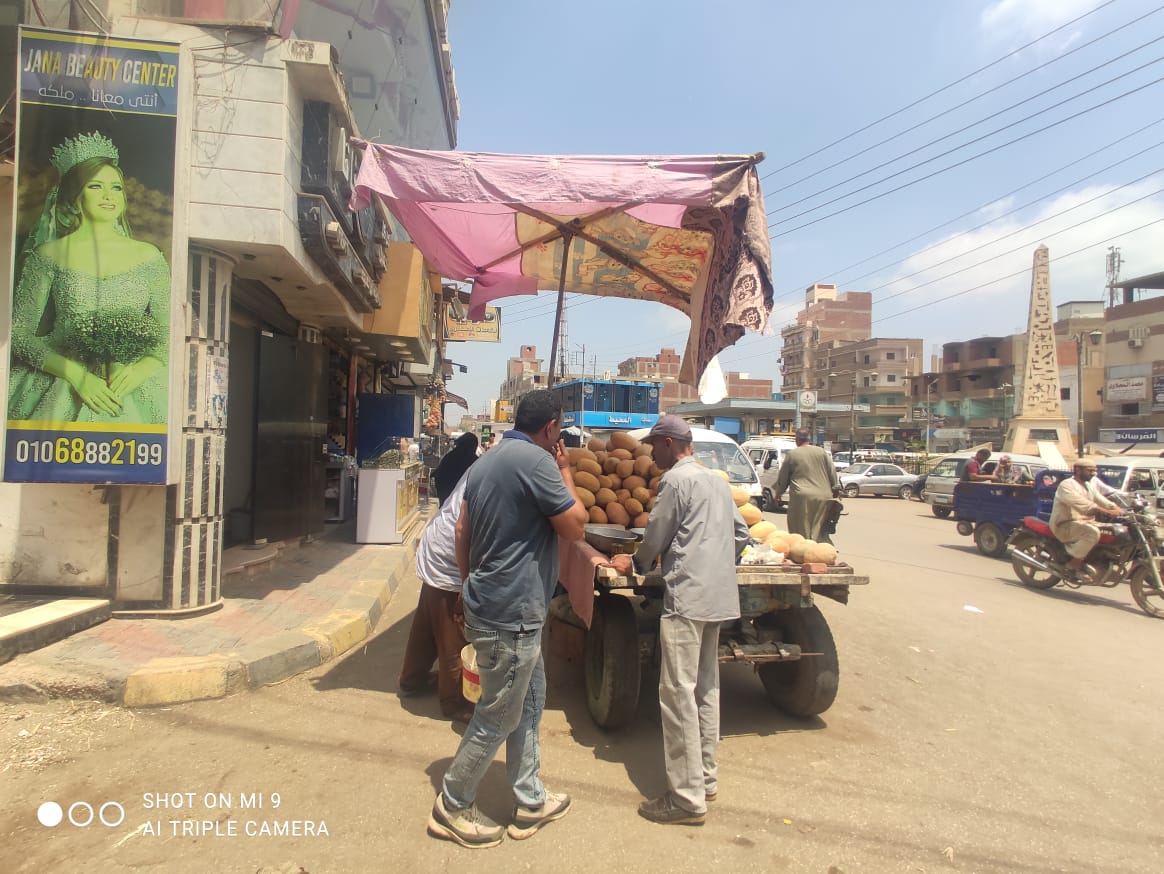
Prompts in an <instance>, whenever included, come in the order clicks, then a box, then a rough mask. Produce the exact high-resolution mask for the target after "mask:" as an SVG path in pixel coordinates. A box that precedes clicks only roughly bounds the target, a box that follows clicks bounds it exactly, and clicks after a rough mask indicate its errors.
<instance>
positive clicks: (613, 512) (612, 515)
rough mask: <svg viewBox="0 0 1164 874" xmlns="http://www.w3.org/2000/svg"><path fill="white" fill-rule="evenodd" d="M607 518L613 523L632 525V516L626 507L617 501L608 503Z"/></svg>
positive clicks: (625, 525)
mask: <svg viewBox="0 0 1164 874" xmlns="http://www.w3.org/2000/svg"><path fill="white" fill-rule="evenodd" d="M606 518H607V520H608V521H609V522H610V524H611V525H621V526H623V527H624V528H625V527H627V526H628V525H630V516H629V515H628V514H627V512H626V508H625V507H623V505H622V504H620V503H618V502H617V501H611V502H610V503H609V504H607V505H606Z"/></svg>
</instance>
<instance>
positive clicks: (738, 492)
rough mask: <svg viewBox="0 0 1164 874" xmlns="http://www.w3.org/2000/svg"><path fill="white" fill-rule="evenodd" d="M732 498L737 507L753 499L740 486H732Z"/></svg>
mask: <svg viewBox="0 0 1164 874" xmlns="http://www.w3.org/2000/svg"><path fill="white" fill-rule="evenodd" d="M732 500H733V501H735V503H736V506H737V507H742V506H744V504H746V503H748V501H750V500H752V498H751V496H750V495H749V494H748V493H747V491H746V490H744V489H741V488H740V487H739V486H732Z"/></svg>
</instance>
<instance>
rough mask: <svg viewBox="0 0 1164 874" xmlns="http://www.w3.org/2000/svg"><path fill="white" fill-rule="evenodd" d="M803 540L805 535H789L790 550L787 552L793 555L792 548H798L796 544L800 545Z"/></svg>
mask: <svg viewBox="0 0 1164 874" xmlns="http://www.w3.org/2000/svg"><path fill="white" fill-rule="evenodd" d="M802 540H804V535H803V534H789V535H788V549H787V550H786V552H787V553H791V552H792V547H794V546H796V544H798V543H800V542H801V541H802Z"/></svg>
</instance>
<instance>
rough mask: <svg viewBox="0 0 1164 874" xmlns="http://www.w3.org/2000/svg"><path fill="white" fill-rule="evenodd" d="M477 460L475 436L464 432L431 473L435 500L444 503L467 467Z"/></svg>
mask: <svg viewBox="0 0 1164 874" xmlns="http://www.w3.org/2000/svg"><path fill="white" fill-rule="evenodd" d="M476 460H477V435H476V434H473V433H472V432H466V433H464V434H462V435H461V436H460V437H458V438H457V439H456V441H454V443H453V448H452V449H450V450H449V451H448V452H446V453H445V457H444V458H442V459H441V463H440V464H438V465H437V468H436V471H434V472H433V481H434V482H435V484H436V493H437V500H438V501H440V503H442V504H443V503H444V502H445V498H447V497H448V496H449V495H450V494H452V492H453V489H455V488H456V487H457V483H458V482H459V481H460V479H461V476H462V475H463V474H464V473H465V471H467V470H468V469H469V466H470V465H471V464H472V463H473V462H474V461H476Z"/></svg>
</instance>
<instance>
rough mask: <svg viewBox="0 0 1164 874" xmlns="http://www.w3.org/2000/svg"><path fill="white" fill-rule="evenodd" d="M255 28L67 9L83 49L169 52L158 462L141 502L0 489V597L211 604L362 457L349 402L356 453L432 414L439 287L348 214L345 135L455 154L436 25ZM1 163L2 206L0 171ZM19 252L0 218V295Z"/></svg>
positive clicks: (334, 17) (191, 14)
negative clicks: (173, 91) (225, 556)
mask: <svg viewBox="0 0 1164 874" xmlns="http://www.w3.org/2000/svg"><path fill="white" fill-rule="evenodd" d="M271 8H273V7H271V6H270V5H268V4H260V3H249V4H248V3H247V2H245V0H244V2H239V3H230V4H227V3H225V2H216V0H211V2H209V3H207V2H199V3H193V2H190V3H186V4H185V5H183V4H181V3H179V4H178V5H177V7H173V6H170V7H166V8H165V9H164V10H162V11H159V8H158V7H157V5H156V4H146V3H145V2H144V0H142V2H134V0H130V2H128V3H118V4H111V3H107V2H103V0H97V2H94V3H88V2H87V3H86V4H85V7H84V9H85V11H86V15H85V16H84V19H83V20H84V27H85V28H86V29H92V27H93V26H94V25H96V26H98V27H101V28H102V29H105V30H107V32H108V34H109V35H111V36H119V37H123V38H126V39H127V40H128V39H130V38H132V39H135V40H152V41H156V42H158V43H162V44H171V45H173V46H175V49H174V51H175V53H176V56H177V59H178V61H177V82H178V85H177V90H178V96H177V105H176V110H175V117H176V125H177V134H176V142H177V148H176V154H175V156H174V162H175V163H174V193H173V215H174V233H173V250H172V252H164V253H163V254H164V256H165V257H166V258H167V260H169V261H170V265H169V266H170V273H171V288H170V307H169V309H170V312H171V313H173V314H174V315H173V317H172V329H171V336H170V339H169V350H168V351H169V355H168V357H169V361H170V362H171V367H170V384H169V390H170V398H171V404H170V415H169V424H168V434H167V436H168V445H169V447H170V455H169V460H168V465H167V471H166V475H165V484H164V485H129V484H115V485H108V484H104V483H101V482H95V483H74V484H58V483H53V484H46V483H32V482H5V483H3V484H0V591H17V592H26V591H36V592H41V591H44V592H54V593H64V594H84V595H90V596H101V597H106V598H109V599H110V600H111V601H113V602H114V606H115V608H119V609H122V610H130V609H136V610H144V611H151V612H175V613H181V612H191V611H194V612H197V611H200V610H205V609H209V608H212V607H214V606H216V605H217V604H218V603H219V602H220V600H221V554H222V550H223V548H224V547H225V546H226V545H227V544H228V543H231V542H250V541H252V540H261V539H288V538H299V537H304V536H310V535H312V534H315V533H318V532H319V531H320V530H321V529H322V527H323V524H324V520H325V518H326V517H327V510H326V505H325V494H326V493H327V492H328V487H329V477H331V476H333V472H334V466H333V465H330V464H329V459H342V458H345V457H348V456H351V455H354V454H355V453H356V452H357V450H358V445H357V444H358V443H359V442H360V441H361V439H363V438H361V430H362V427H363V425H366V424H367V423H366V422H363V423H362V422H361V417H360V415H359V406H360V403H361V397H369V396H374V395H375V396H378V395H389V396H392V397H393V398H395V399H397V400H398V401H399V403H395V404H394V405H393V407H394V417H393V419H392V422H393V423H394V424H393V425H392V430H393V431H394V433H393V434H387V433H383V434H375V435H373V437H372V438H368V439H373V438H374V439H376V440H377V441H379V440H381V439H383V440H387V439H388V438H397V437H404V438H413V439H415V438H416V437H418V436H420V434H421V429H422V422H423V421H424V416H423V413H424V411H425V407H426V405H431V404H432V403H433V402H434V401H435V399H436V398H438V397H439V394H440V390H441V387H442V385H443V373H442V369H441V367H440V363H441V361H442V357H443V348H442V346H441V341H440V339H439V338H440V337H441V332H440V331H439V330H438V328H439V319H440V313H441V312H442V311H443V307H442V306H440V303H441V300H442V297H441V296H442V289H441V284H440V281H439V277H436V276H435V275H433V274H432V273H431V271H430V270H429V269H428V266H427V265H426V264H425V263H424V259H423V258H422V257H421V256H420V254H419V252H417V251H416V250H415V248H414V247H413V246H411V244H410V243H409V242H408V241H407V238H406V237H405V235H404V234H403V232H402V230H401V229H400V228H399V227H397V226H396V225H395V223H394V222H393V220H392V219H391V217H390V216H389V215H388V213H387V212H386V211H385V210H384V209H383V208H382V207H380V206H379V205H373V206H372V207H369V208H368V209H366V210H362V211H360V212H359V213H353V212H352V211H351V210H349V209H348V195H349V194H350V190H351V183H352V180H353V178H354V174H355V172H356V170H357V169H358V165H359V161H360V154H359V152H358V151H353V149H352V147H351V145H350V142H349V137H351V136H360V135H379V136H380V137H381V138H383V139H389V140H391V141H393V142H396V143H399V144H402V145H409V146H415V147H421V148H452V147H453V146H454V145H455V142H456V117H457V112H458V106H457V98H456V91H455V85H454V81H453V71H452V66H451V57H450V54H449V49H448V40H447V34H446V16H447V12H448V5H447V3H446V2H443V0H387V2H384V3H381V4H380V6H379V11H380V12H379V14H378V16H377V18H376V20H375V21H369V22H362V24H363V26H361V27H352V16H351V15H350V14H349V13H347V12H341V11H337V10H336V9H335V8H334V7H332V6H329V5H325V4H323V3H320V2H312V0H306V2H303V3H299V4H289V5H283V6H279V7H277V8H278V11H277V12H276V13H275V14H274V16H273V17H272V15H271V13H270V11H269V10H270V9H271ZM80 9H81V7H79V6H76V5H75V4H71V3H60V2H56V3H54V2H52V0H50V2H48V3H41V4H39V8H38V10H37V15H38V22H37V23H38V24H41V25H45V26H47V27H48V28H58V29H60V30H61V31H64V32H68V31H69V29H70V28H72V27H76V26H78V22H80V21H82V17H81V16H80V15H79V14H78V13H79V11H80ZM94 124H99V122H94ZM0 166H6V167H7V168H8V169H7V170H6V171H0V202H2V203H3V204H5V205H7V204H10V203H12V202H13V199H14V198H13V196H12V193H13V192H12V188H13V186H14V182H13V174H12V172H11V166H12V165H11V164H7V165H4V164H3V163H0ZM132 172H133V170H132V168H126V169H125V170H124V173H125V175H126V176H127V177H128V176H129V175H130V174H131V173H132ZM26 232H27V229H26V228H24V227H21V226H20V225H19V215H14V214H13V213H11V212H10V211H9V210H8V209H7V207H6V206H5V207H3V208H0V238H2V239H3V241H4V243H5V244H4V245H3V246H2V247H0V249H2V251H3V255H2V256H0V260H2V261H3V264H2V265H0V266H2V267H3V269H4V271H5V275H8V276H11V275H12V268H13V265H12V264H11V263H9V261H8V259H9V253H10V251H11V248H10V246H9V245H8V243H9V242H10V241H11V240H12V239H13V237H14V236H19V235H21V234H22V233H26ZM3 306H4V307H5V310H4V311H3V312H2V313H0V324H2V325H3V328H2V329H0V330H2V332H3V333H0V343H2V347H0V352H2V355H0V358H2V360H3V365H0V366H3V367H4V368H5V369H7V367H8V361H9V351H10V344H9V327H10V324H11V320H12V314H11V311H10V310H9V309H8V306H9V302H8V300H7V299H5V301H4V304H3ZM5 375H6V374H5ZM5 382H7V380H5ZM365 442H366V441H365ZM60 532H67V535H65V536H61V534H60Z"/></svg>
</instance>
